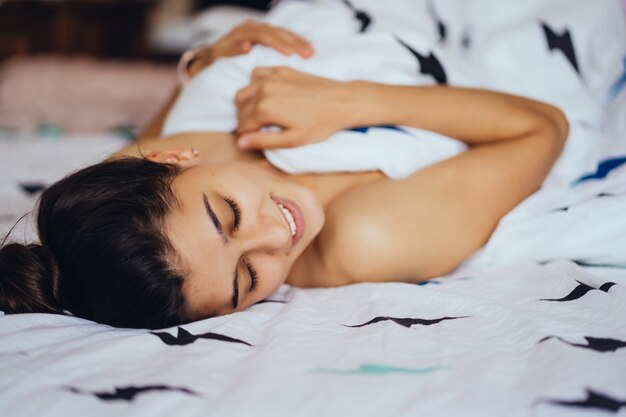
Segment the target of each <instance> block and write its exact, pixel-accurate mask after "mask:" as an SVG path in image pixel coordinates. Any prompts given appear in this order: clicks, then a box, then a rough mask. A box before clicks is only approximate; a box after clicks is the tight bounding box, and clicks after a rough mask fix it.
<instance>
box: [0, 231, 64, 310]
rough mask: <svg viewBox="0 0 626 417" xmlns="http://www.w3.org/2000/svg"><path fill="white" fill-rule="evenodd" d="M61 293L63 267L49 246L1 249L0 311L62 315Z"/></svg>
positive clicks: (18, 246)
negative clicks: (61, 271)
mask: <svg viewBox="0 0 626 417" xmlns="http://www.w3.org/2000/svg"><path fill="white" fill-rule="evenodd" d="M60 290H61V274H60V271H59V267H58V265H57V263H56V260H55V259H54V255H53V254H52V253H51V252H50V251H49V250H48V249H47V248H46V247H45V246H42V245H39V244H35V243H33V244H30V245H21V244H19V243H10V244H8V245H6V246H4V247H3V248H2V249H0V310H3V311H7V312H12V313H33V312H38V313H59V314H61V313H63V308H62V307H61V301H60V292H61V291H60Z"/></svg>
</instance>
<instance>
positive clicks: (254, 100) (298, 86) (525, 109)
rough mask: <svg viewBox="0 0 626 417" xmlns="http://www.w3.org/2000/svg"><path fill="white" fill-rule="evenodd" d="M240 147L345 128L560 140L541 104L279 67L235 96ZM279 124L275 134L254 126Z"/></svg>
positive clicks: (562, 123) (256, 76) (559, 118)
mask: <svg viewBox="0 0 626 417" xmlns="http://www.w3.org/2000/svg"><path fill="white" fill-rule="evenodd" d="M237 106H238V110H239V126H238V129H237V131H238V133H239V136H240V138H239V142H240V146H242V147H243V148H259V149H261V148H273V147H290V146H297V145H301V144H305V143H312V142H317V141H320V140H324V139H326V138H327V137H328V136H329V135H330V134H332V133H334V132H336V131H338V130H341V129H345V128H350V127H356V126H366V125H383V124H397V125H404V126H415V127H419V128H422V129H427V130H432V131H435V132H438V133H442V134H444V135H446V136H450V137H453V138H456V139H459V140H461V141H463V142H466V143H468V144H470V145H473V144H478V143H485V142H491V141H498V140H507V139H513V138H515V137H519V136H520V135H525V134H527V133H528V132H529V131H530V130H534V129H548V130H551V131H553V133H554V135H553V136H554V137H556V138H561V139H562V140H564V139H565V137H566V136H567V129H568V127H567V126H568V124H567V121H566V119H565V117H564V116H563V113H562V112H561V111H560V110H559V109H557V108H555V107H553V106H550V105H548V104H545V103H541V102H538V101H534V100H530V99H526V98H522V97H518V96H513V95H509V94H503V93H497V92H493V91H486V90H478V89H468V88H456V87H441V86H414V87H413V86H394V85H387V84H378V83H372V82H366V81H353V82H339V81H334V80H330V79H326V78H321V77H317V76H313V75H310V74H305V73H302V72H298V71H295V70H292V69H290V68H286V67H273V68H257V69H256V70H255V71H254V73H253V75H252V82H251V83H250V85H249V86H247V87H246V88H244V89H242V90H240V91H239V92H238V94H237ZM267 125H278V126H280V127H282V128H283V130H282V131H279V132H276V131H273V132H271V131H270V132H264V131H260V130H259V129H260V128H261V127H263V126H267Z"/></svg>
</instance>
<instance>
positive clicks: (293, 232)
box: [278, 203, 298, 237]
mask: <svg viewBox="0 0 626 417" xmlns="http://www.w3.org/2000/svg"><path fill="white" fill-rule="evenodd" d="M278 207H280V209H281V211H282V212H283V214H284V215H285V218H286V219H287V222H288V223H289V227H290V228H291V237H294V236H295V235H296V232H297V231H298V228H297V227H296V221H295V220H294V219H293V215H292V214H291V212H290V211H289V209H288V208H287V207H285V206H283V205H282V204H281V203H278Z"/></svg>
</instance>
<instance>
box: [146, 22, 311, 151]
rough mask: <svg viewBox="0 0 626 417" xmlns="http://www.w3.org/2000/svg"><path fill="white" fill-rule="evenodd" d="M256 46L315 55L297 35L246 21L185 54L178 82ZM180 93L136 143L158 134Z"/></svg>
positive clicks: (177, 88) (156, 117)
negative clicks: (220, 60)
mask: <svg viewBox="0 0 626 417" xmlns="http://www.w3.org/2000/svg"><path fill="white" fill-rule="evenodd" d="M256 44H260V45H265V46H267V47H270V48H273V49H276V50H277V51H278V52H280V53H282V54H284V55H292V54H298V55H300V56H301V57H303V58H309V57H310V56H312V55H313V52H314V51H313V47H312V46H311V44H310V43H309V42H308V41H307V40H306V39H304V38H302V37H301V36H299V35H298V34H296V33H293V32H290V31H288V30H286V29H283V28H279V27H276V26H271V25H267V24H264V23H261V22H255V21H246V22H244V23H242V24H240V25H238V26H236V27H234V28H233V29H232V30H231V31H230V32H228V33H227V34H226V35H224V36H223V37H221V38H220V39H218V40H217V41H216V42H215V43H214V44H212V45H207V46H203V47H200V48H196V49H193V50H190V51H187V52H186V53H185V54H184V55H183V57H182V59H181V62H179V68H178V70H179V74H178V75H179V78H181V80H182V81H184V80H185V79H188V78H192V77H193V76H195V75H196V74H197V73H198V72H200V71H201V70H203V69H204V68H206V67H208V66H210V65H211V64H212V63H213V62H214V61H215V60H216V59H219V58H225V57H232V56H237V55H244V54H247V53H248V52H250V51H251V50H252V47H253V46H254V45H256ZM181 64H182V65H181ZM179 92H180V87H178V86H177V87H176V88H175V89H174V91H172V93H171V94H170V97H169V98H168V100H167V102H166V103H164V105H163V106H162V107H161V109H160V110H159V112H158V113H157V114H156V115H155V117H154V118H153V119H152V121H151V122H150V123H149V124H148V126H146V127H145V128H144V130H143V131H142V132H141V133H140V134H139V137H138V138H137V139H138V140H140V141H141V140H143V139H147V138H151V137H158V136H159V135H160V134H161V129H162V127H163V122H164V121H165V117H167V114H168V112H169V110H170V109H171V107H172V105H173V104H174V102H175V101H176V98H177V97H178V93H179Z"/></svg>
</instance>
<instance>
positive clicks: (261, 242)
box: [238, 207, 292, 253]
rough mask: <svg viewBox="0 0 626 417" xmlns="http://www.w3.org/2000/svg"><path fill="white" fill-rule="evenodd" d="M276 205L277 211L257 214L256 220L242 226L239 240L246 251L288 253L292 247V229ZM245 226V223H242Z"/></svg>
mask: <svg viewBox="0 0 626 417" xmlns="http://www.w3.org/2000/svg"><path fill="white" fill-rule="evenodd" d="M281 216H282V215H281V214H280V212H279V211H278V208H277V207H276V209H275V212H273V213H272V212H271V210H268V212H267V213H264V214H260V215H258V216H257V218H256V219H255V221H254V222H252V221H251V222H250V223H249V224H248V225H246V227H242V228H241V233H240V239H238V240H239V242H240V244H241V246H242V248H241V249H242V251H243V252H244V253H246V252H247V253H250V252H263V253H280V252H284V253H286V252H287V251H289V248H291V242H292V237H291V229H289V226H288V225H287V223H286V222H285V219H283V218H282V217H281ZM242 226H243V225H242Z"/></svg>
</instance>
